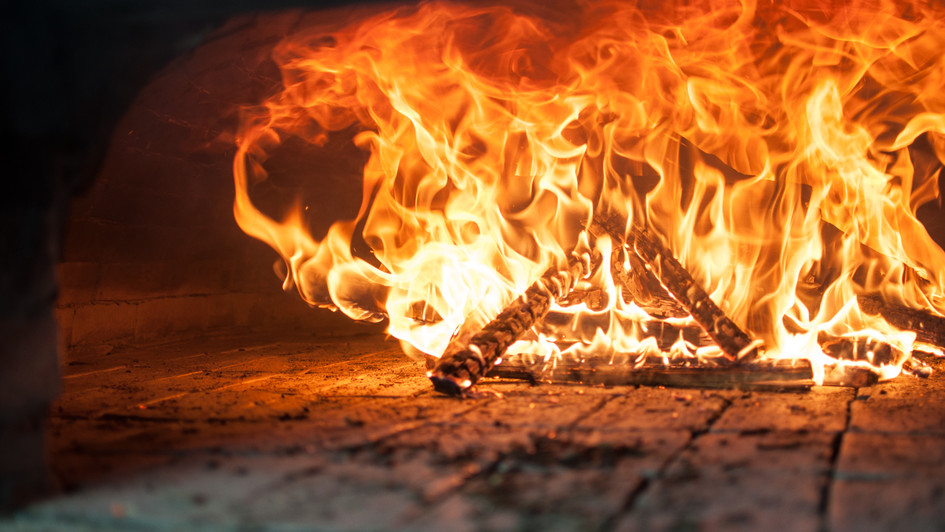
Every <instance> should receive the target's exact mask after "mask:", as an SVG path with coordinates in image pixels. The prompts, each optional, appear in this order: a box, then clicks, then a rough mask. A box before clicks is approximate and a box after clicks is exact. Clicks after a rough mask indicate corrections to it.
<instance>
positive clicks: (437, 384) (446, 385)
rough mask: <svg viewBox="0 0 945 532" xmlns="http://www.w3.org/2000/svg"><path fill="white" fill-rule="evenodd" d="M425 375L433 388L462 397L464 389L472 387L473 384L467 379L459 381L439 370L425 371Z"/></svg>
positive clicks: (464, 392)
mask: <svg viewBox="0 0 945 532" xmlns="http://www.w3.org/2000/svg"><path fill="white" fill-rule="evenodd" d="M427 377H429V378H430V382H432V383H433V389H434V390H436V391H438V392H440V393H442V394H445V395H449V396H452V397H463V396H464V395H465V394H466V390H468V389H469V388H470V387H472V384H473V383H472V381H470V380H469V379H466V380H465V381H463V382H460V381H458V380H456V379H455V378H453V377H450V376H448V375H444V374H443V373H440V372H433V371H430V372H427Z"/></svg>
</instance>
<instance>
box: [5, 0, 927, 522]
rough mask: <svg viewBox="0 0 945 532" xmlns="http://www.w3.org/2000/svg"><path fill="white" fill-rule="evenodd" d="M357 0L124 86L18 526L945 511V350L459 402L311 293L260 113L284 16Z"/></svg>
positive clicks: (34, 430)
mask: <svg viewBox="0 0 945 532" xmlns="http://www.w3.org/2000/svg"><path fill="white" fill-rule="evenodd" d="M356 9H364V10H367V11H370V10H372V9H377V8H376V7H372V6H361V7H357V8H345V9H344V10H336V11H331V10H324V9H323V10H300V9H294V10H290V11H274V12H267V13H251V14H248V13H247V12H249V11H250V10H249V9H246V10H242V9H238V10H237V11H242V12H243V13H242V14H238V15H232V16H231V15H229V14H227V15H226V16H225V17H224V16H222V15H221V14H219V13H214V14H213V15H214V16H213V17H208V18H212V19H214V20H223V19H225V20H226V22H224V23H222V24H216V25H215V26H214V29H213V30H212V31H208V30H205V27H204V26H203V25H201V24H197V25H196V27H197V28H198V30H199V31H196V32H194V31H188V32H187V35H190V36H193V35H194V34H196V35H198V36H199V38H198V39H196V40H194V41H188V42H199V45H198V46H192V47H190V49H189V50H187V51H185V52H182V53H179V54H178V53H176V52H175V54H174V56H175V58H174V59H173V60H172V61H171V62H170V63H169V64H168V65H166V66H165V67H163V68H161V69H160V70H159V71H157V73H156V74H154V75H153V76H151V77H150V78H149V79H148V81H147V83H146V84H144V85H143V86H142V87H141V88H140V89H139V90H136V91H135V95H134V98H133V101H131V102H130V103H129V105H128V106H121V108H122V112H123V115H122V117H121V118H120V120H117V122H116V123H115V125H114V128H113V129H112V130H111V133H110V140H109V141H108V142H107V143H106V145H107V150H106V151H105V153H104V157H103V158H102V163H101V165H100V166H99V167H98V169H97V171H96V172H95V178H94V180H92V181H91V183H90V184H88V185H87V186H86V187H85V190H84V191H83V192H82V193H81V194H79V195H77V196H76V197H75V198H74V199H72V201H71V206H70V208H69V210H68V213H69V214H68V219H67V221H66V222H65V223H64V227H65V230H64V233H63V237H62V242H61V256H60V260H59V261H58V263H57V266H56V277H57V278H58V283H59V291H58V298H57V299H56V303H55V308H54V314H55V318H56V320H57V324H58V325H57V327H58V331H59V337H58V342H59V343H60V344H61V348H62V350H61V352H62V358H61V363H60V370H59V372H58V376H57V375H54V376H53V377H52V378H51V379H46V381H43V377H42V376H41V377H35V378H34V377H32V376H31V375H34V374H31V373H30V371H32V370H29V369H24V368H23V367H22V366H15V365H11V367H12V368H14V369H13V370H11V371H12V372H15V374H16V377H15V378H13V379H12V380H5V381H3V382H9V383H11V384H10V385H9V390H14V392H10V391H9V390H8V393H13V394H20V396H23V397H26V396H29V397H32V396H31V395H30V394H29V393H27V392H23V391H16V390H18V388H17V387H19V389H21V390H29V389H32V388H35V387H43V386H46V385H47V384H48V383H49V382H53V384H49V386H50V387H52V389H48V390H47V389H45V388H44V390H45V391H43V392H42V393H37V394H36V395H38V396H40V399H37V401H38V402H39V403H40V404H42V403H43V398H44V397H47V398H49V399H53V398H54V402H53V403H52V406H51V407H50V410H49V414H48V422H45V424H44V422H43V421H42V420H41V418H40V420H37V419H36V418H30V420H29V421H23V420H22V419H20V418H15V419H13V420H10V419H8V418H6V417H5V418H3V419H2V421H3V422H4V424H3V425H2V426H0V428H2V432H0V437H2V438H3V439H5V442H4V443H3V444H2V445H0V449H2V450H3V452H4V456H3V457H2V458H0V465H2V472H3V476H5V477H6V478H7V479H8V480H4V481H2V484H0V485H2V487H3V489H4V490H6V491H5V492H4V493H0V501H2V502H3V503H4V506H15V509H14V508H10V507H8V508H6V510H7V511H8V515H6V516H4V517H0V529H4V530H7V529H10V530H23V531H41V530H42V531H45V530H63V531H64V530H247V529H252V530H257V529H258V530H608V531H609V530H621V531H623V530H759V529H773V528H775V527H779V528H782V529H786V530H792V531H793V530H797V531H824V530H830V531H837V532H839V531H846V530H850V531H853V530H857V531H861V530H898V529H908V530H930V531H931V530H941V529H942V527H945V376H943V371H945V361H943V360H942V359H941V358H929V359H928V363H929V364H930V365H931V366H932V368H933V370H934V373H932V375H931V376H930V377H928V378H925V379H918V378H914V377H901V378H899V379H896V380H893V381H890V382H886V383H881V384H876V385H873V386H867V387H816V386H815V387H811V386H803V387H789V388H782V387H778V386H769V385H764V386H745V387H741V388H738V389H731V388H719V389H716V388H670V387H663V386H589V385H576V384H573V385H564V384H549V383H527V382H519V381H514V380H503V379H495V380H487V381H484V382H483V385H482V387H483V388H484V389H485V390H487V391H488V392H489V393H483V394H481V395H480V396H479V397H476V398H467V399H462V400H458V399H454V398H449V397H444V396H441V395H438V394H436V393H435V392H434V391H433V389H432V388H431V387H430V384H429V381H428V380H427V378H426V375H425V371H426V370H425V367H424V364H423V363H422V362H418V361H416V360H413V359H411V358H408V357H406V356H404V354H403V352H402V350H401V348H400V346H399V345H398V343H397V342H396V341H394V340H392V339H390V338H389V337H387V336H385V334H384V326H383V324H362V323H355V322H353V321H351V320H349V319H348V318H346V317H344V316H343V315H341V314H340V313H333V312H330V311H327V310H322V309H312V308H310V307H309V306H308V305H306V304H305V303H303V302H302V301H301V300H300V299H299V298H298V297H297V295H295V294H294V293H292V292H289V293H286V292H284V291H283V290H282V289H281V286H280V279H279V277H278V276H277V272H274V271H273V263H274V262H276V260H277V255H276V254H275V253H274V252H273V251H272V250H271V249H270V248H269V247H268V246H266V245H264V244H262V243H259V242H256V241H255V240H253V239H251V238H249V237H248V236H246V235H245V234H244V233H243V232H241V231H240V230H239V228H238V227H237V226H236V224H235V222H234V221H233V212H232V210H233V209H232V201H233V190H232V189H233V181H232V173H231V172H232V159H233V154H234V149H233V144H234V141H235V138H234V131H235V124H236V120H237V115H238V111H239V108H240V107H241V106H243V105H248V104H253V103H256V102H258V101H260V100H261V99H262V98H263V97H265V96H266V95H267V93H268V92H269V91H271V90H272V89H273V87H274V86H275V85H276V84H278V72H277V71H276V69H275V66H274V64H272V61H271V59H270V58H269V53H270V50H271V47H272V45H273V44H275V43H276V42H277V41H278V40H279V39H280V38H281V37H282V36H284V35H286V34H288V33H290V32H291V31H293V29H294V28H298V27H301V26H304V25H307V24H313V23H314V24H320V23H323V21H324V20H326V18H329V17H346V16H353V15H351V13H352V12H354V11H355V10H356ZM90 151H94V150H91V149H90ZM302 155H305V154H302ZM308 156H309V157H311V156H312V155H311V154H308ZM333 164H339V163H333ZM340 164H344V162H342V163H340ZM292 171H293V169H292V168H286V169H284V172H285V176H284V181H281V182H280V183H281V184H282V186H285V187H288V188H291V187H293V186H296V184H295V183H294V182H293V181H292ZM350 185H351V183H346V182H344V181H343V180H339V179H336V180H326V181H325V182H324V183H321V184H320V187H319V188H318V190H315V191H309V192H308V193H309V194H310V195H311V200H312V201H313V202H314V203H313V204H314V205H315V208H316V209H318V210H319V211H320V212H321V213H322V214H323V217H324V219H326V220H332V219H335V218H340V217H342V216H344V215H345V213H348V212H350V210H351V209H357V206H358V201H359V200H360V190H358V189H357V188H356V187H355V188H353V189H352V187H351V186H350ZM942 220H945V217H942V216H941V213H940V212H931V211H929V212H926V213H925V219H924V220H923V222H924V223H926V225H927V226H928V227H929V230H930V232H932V233H933V235H934V234H935V233H936V232H942V231H941V230H942V228H943V227H945V224H943V223H942ZM941 241H942V240H941V239H940V240H939V242H941ZM53 244H55V242H53ZM9 323H10V324H12V325H9V327H7V329H5V330H9V331H13V330H15V327H19V326H18V325H17V323H19V322H16V321H13V320H12V319H11V320H10V321H9ZM4 325H5V327H6V326H7V323H5V324H4ZM37 334H38V336H42V334H40V333H37ZM27 336H28V335H27ZM11 337H12V336H11ZM35 337H37V335H33V337H31V338H33V339H32V340H29V341H33V342H35V341H36V340H35ZM14 338H17V337H14ZM44 338H45V337H44ZM26 342H27V341H26V340H24V341H22V342H20V343H21V344H23V345H26ZM11 346H12V347H11V348H18V349H25V348H23V347H22V346H20V344H17V343H16V342H15V341H14V342H12V343H11ZM32 346H33V344H30V345H29V347H28V348H30V349H32V348H33V347H32ZM10 373H11V372H8V374H10ZM35 375H47V376H48V372H45V373H44V372H37V373H35ZM31 379H32V380H31ZM47 381H48V382H47ZM492 392H494V393H492ZM0 397H7V396H6V395H3V394H2V393H0ZM24 401H25V400H24ZM10 412H12V414H11V415H14V417H15V416H16V415H19V414H17V413H16V412H13V410H12V409H11V410H10ZM4 435H5V436H4ZM44 449H45V450H46V451H47V452H46V453H45V456H47V458H48V466H49V470H50V472H51V474H50V476H48V477H42V478H39V477H37V475H41V474H42V473H41V472H40V473H37V469H36V468H35V463H36V462H37V461H39V462H42V461H43V459H42V455H43V454H44ZM39 492H44V495H43V496H39V497H35V495H38V493H39ZM27 498H28V499H29V500H30V501H31V502H30V503H29V504H26V505H24V502H23V501H21V500H20V499H27ZM8 527H9V528H8Z"/></svg>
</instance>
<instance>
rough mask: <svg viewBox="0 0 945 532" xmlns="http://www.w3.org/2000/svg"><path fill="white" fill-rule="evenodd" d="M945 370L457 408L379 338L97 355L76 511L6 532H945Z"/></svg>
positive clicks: (519, 394)
mask: <svg viewBox="0 0 945 532" xmlns="http://www.w3.org/2000/svg"><path fill="white" fill-rule="evenodd" d="M932 363H933V365H934V366H937V369H938V370H939V371H937V372H936V373H934V374H933V375H932V377H930V378H928V379H923V380H919V379H914V378H907V377H901V378H899V379H897V380H896V381H893V382H890V383H884V384H880V385H876V386H872V387H869V388H860V389H854V388H816V387H815V388H813V389H810V390H794V391H790V392H776V391H762V390H695V389H679V388H675V389H673V388H660V387H619V386H615V387H599V386H578V385H547V384H542V385H539V386H530V385H528V384H523V383H518V382H512V381H489V382H488V383H486V384H483V385H481V386H480V388H481V390H483V391H484V392H486V391H487V392H488V393H482V394H480V396H479V397H478V398H475V399H465V400H457V399H451V398H446V397H443V396H440V395H437V394H435V393H434V392H432V390H431V388H430V386H429V383H428V382H427V380H426V378H425V377H424V370H423V367H422V364H421V363H419V362H414V361H412V360H410V359H407V358H406V357H404V356H403V355H402V354H401V353H400V350H399V348H398V347H397V345H396V344H395V343H394V342H391V341H389V340H386V339H384V338H383V337H377V336H364V337H349V338H333V339H332V338H313V337H294V338H290V339H286V338H258V337H257V338H241V337H235V336H223V337H218V338H207V339H203V340H198V341H190V342H185V343H165V344H152V345H144V346H137V347H135V348H108V347H105V348H94V349H93V348H84V351H79V350H76V351H73V352H72V353H71V354H70V355H69V360H67V366H66V378H65V380H64V390H65V392H64V395H63V397H62V400H61V401H60V402H59V403H58V404H57V405H56V407H55V409H54V415H53V419H52V432H51V440H52V447H53V464H54V467H55V471H56V473H57V475H58V476H59V478H60V480H61V482H62V484H63V488H64V490H63V493H62V494H61V495H60V496H57V497H55V498H52V499H50V500H47V501H44V502H40V503H38V504H35V505H33V506H31V507H29V508H26V509H24V510H22V511H20V512H19V513H18V514H15V515H14V516H12V517H8V518H6V519H5V520H3V521H0V529H3V530H8V529H9V530H22V531H30V532H32V531H40V530H42V531H66V530H69V531H71V530H103V529H107V530H160V531H164V530H167V531H179V530H234V531H235V530H247V529H251V530H279V531H281V530H457V531H462V530H471V531H472V530H543V531H545V530H620V531H623V530H647V531H650V530H726V531H728V530H764V529H775V528H777V529H779V530H784V531H794V530H797V531H811V532H819V531H825V530H827V531H847V530H850V531H853V530H857V531H861V530H867V531H868V530H898V529H908V530H942V529H943V527H945V480H943V479H945V376H943V375H942V370H945V363H943V361H941V360H936V361H932ZM491 392H496V393H491Z"/></svg>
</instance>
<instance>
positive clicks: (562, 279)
mask: <svg viewBox="0 0 945 532" xmlns="http://www.w3.org/2000/svg"><path fill="white" fill-rule="evenodd" d="M594 262H596V261H594V260H591V261H590V263H586V262H585V261H584V260H581V259H578V258H577V257H572V258H571V260H570V261H569V263H568V266H567V267H566V268H565V269H562V270H559V269H557V268H552V269H550V270H548V271H547V272H546V273H545V275H543V276H542V277H541V279H539V280H537V281H535V283H534V284H532V285H531V286H530V287H528V289H527V290H526V291H525V293H524V294H522V295H521V296H520V297H518V298H517V299H515V300H514V301H512V302H511V303H510V304H509V305H508V306H507V307H506V308H505V310H503V311H502V312H501V313H499V315H498V316H496V317H495V319H493V320H492V321H490V322H489V323H487V324H486V325H485V326H484V327H483V328H482V330H480V331H479V332H477V333H475V334H473V335H472V336H471V337H470V338H469V340H468V341H466V340H465V339H463V338H462V336H460V337H459V338H458V340H459V341H455V340H457V339H454V342H451V343H450V345H449V346H447V348H446V351H445V352H444V354H443V357H442V358H441V359H440V361H439V363H438V364H437V365H436V367H435V368H434V369H433V370H432V371H431V372H430V374H429V377H430V380H431V381H432V382H433V387H434V388H435V389H436V390H437V391H439V392H442V393H445V394H447V395H462V394H463V393H464V392H465V391H466V390H468V389H469V388H470V387H471V386H472V385H473V384H475V383H476V381H478V380H479V379H480V378H482V377H483V376H484V375H485V374H486V373H488V372H489V370H491V369H492V368H493V366H495V362H496V360H497V359H498V358H499V357H501V356H502V354H503V353H505V350H506V349H508V347H509V346H510V345H512V344H513V343H515V341H516V340H518V339H519V338H520V337H521V336H522V335H523V334H524V333H525V332H526V331H527V330H528V329H530V328H531V327H532V325H534V324H535V322H537V321H538V320H540V319H541V318H543V317H544V316H545V314H547V313H548V310H549V309H550V308H551V304H552V302H553V301H555V300H556V299H558V298H561V297H564V296H565V295H567V294H568V293H569V292H571V289H572V288H574V285H575V284H576V283H577V281H578V279H580V278H581V277H584V276H586V275H587V274H589V273H590V271H591V264H592V263H594Z"/></svg>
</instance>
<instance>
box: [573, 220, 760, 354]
mask: <svg viewBox="0 0 945 532" xmlns="http://www.w3.org/2000/svg"><path fill="white" fill-rule="evenodd" d="M591 232H592V233H594V234H595V235H596V236H599V235H600V234H604V233H606V234H607V235H609V236H610V237H611V238H612V239H613V240H614V241H615V242H617V243H619V244H620V245H621V246H622V247H625V248H626V249H629V250H632V251H633V252H634V253H635V254H636V255H637V256H639V258H640V259H642V261H643V262H644V263H645V265H646V269H647V270H648V271H650V272H651V273H652V274H653V275H654V276H655V277H656V278H657V279H658V280H659V282H660V284H661V285H662V286H663V287H664V288H665V289H666V292H668V293H669V294H670V295H672V297H673V299H675V300H676V301H677V302H678V303H679V304H680V305H681V306H682V308H683V309H685V310H686V312H688V313H689V314H690V315H691V316H692V317H693V319H695V320H696V322H697V323H698V324H699V325H700V326H701V327H702V328H703V329H705V331H706V333H707V334H708V335H709V336H710V337H711V338H712V340H714V341H715V343H716V344H717V345H718V346H719V348H720V349H722V352H723V353H724V354H725V357H726V358H727V359H728V360H729V361H730V362H733V363H743V362H750V361H752V360H755V359H756V358H757V356H758V342H755V341H753V340H752V338H751V337H750V336H748V334H747V333H745V332H744V331H742V330H741V328H740V327H739V326H738V325H736V324H735V322H733V321H732V320H731V319H730V318H729V317H728V316H726V315H725V312H724V311H723V310H722V309H721V308H720V307H719V306H718V305H717V304H715V302H714V301H712V299H711V298H710V297H709V294H707V293H706V291H705V290H704V289H703V288H702V287H701V286H700V285H699V284H698V283H697V282H696V281H695V280H694V279H693V278H692V275H690V274H689V272H688V271H687V270H686V268H685V267H683V265H682V264H680V263H679V261H678V260H676V258H675V257H674V256H673V254H672V252H671V251H670V250H669V249H668V248H667V247H666V246H665V245H664V244H663V242H662V241H661V240H660V239H659V237H657V236H656V235H654V234H653V233H652V232H650V231H648V230H646V229H645V228H643V227H640V226H638V225H636V224H634V225H631V227H630V228H629V231H628V230H626V229H625V224H624V223H623V222H622V221H621V220H620V219H619V218H618V217H616V216H613V215H608V214H599V215H597V216H595V217H594V220H593V222H592V223H591Z"/></svg>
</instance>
